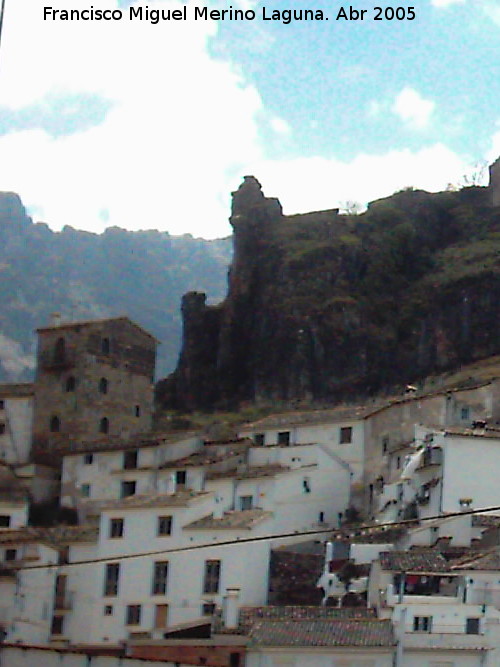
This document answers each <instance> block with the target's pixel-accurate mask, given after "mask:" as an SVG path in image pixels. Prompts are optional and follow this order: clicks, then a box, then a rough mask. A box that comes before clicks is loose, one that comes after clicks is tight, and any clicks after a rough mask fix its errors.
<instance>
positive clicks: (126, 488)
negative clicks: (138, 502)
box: [122, 482, 137, 498]
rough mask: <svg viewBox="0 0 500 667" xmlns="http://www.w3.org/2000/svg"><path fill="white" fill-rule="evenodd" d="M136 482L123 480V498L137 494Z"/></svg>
mask: <svg viewBox="0 0 500 667" xmlns="http://www.w3.org/2000/svg"><path fill="white" fill-rule="evenodd" d="M136 484H137V483H136V482H122V498H127V497H128V496H134V495H135V487H136Z"/></svg>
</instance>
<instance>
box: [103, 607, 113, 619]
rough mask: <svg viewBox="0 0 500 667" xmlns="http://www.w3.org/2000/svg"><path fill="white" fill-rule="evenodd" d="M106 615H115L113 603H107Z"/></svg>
mask: <svg viewBox="0 0 500 667" xmlns="http://www.w3.org/2000/svg"><path fill="white" fill-rule="evenodd" d="M104 616H113V605H112V604H107V605H106V606H105V607H104Z"/></svg>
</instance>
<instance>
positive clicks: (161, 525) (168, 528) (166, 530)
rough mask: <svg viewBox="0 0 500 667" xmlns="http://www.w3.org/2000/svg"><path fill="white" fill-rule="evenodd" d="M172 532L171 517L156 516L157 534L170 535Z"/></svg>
mask: <svg viewBox="0 0 500 667" xmlns="http://www.w3.org/2000/svg"><path fill="white" fill-rule="evenodd" d="M171 534H172V517H171V516H159V517H158V535H159V536H163V535H171Z"/></svg>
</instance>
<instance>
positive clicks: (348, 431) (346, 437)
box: [340, 426, 352, 445]
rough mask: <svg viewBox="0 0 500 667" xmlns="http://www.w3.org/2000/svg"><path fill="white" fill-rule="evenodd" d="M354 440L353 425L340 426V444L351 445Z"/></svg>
mask: <svg viewBox="0 0 500 667" xmlns="http://www.w3.org/2000/svg"><path fill="white" fill-rule="evenodd" d="M351 442H352V426H341V427H340V444H341V445H349V444H350V443H351Z"/></svg>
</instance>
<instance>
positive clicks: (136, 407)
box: [135, 405, 141, 417]
mask: <svg viewBox="0 0 500 667" xmlns="http://www.w3.org/2000/svg"><path fill="white" fill-rule="evenodd" d="M135 416H136V417H140V416H141V406H140V405H136V406H135Z"/></svg>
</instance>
